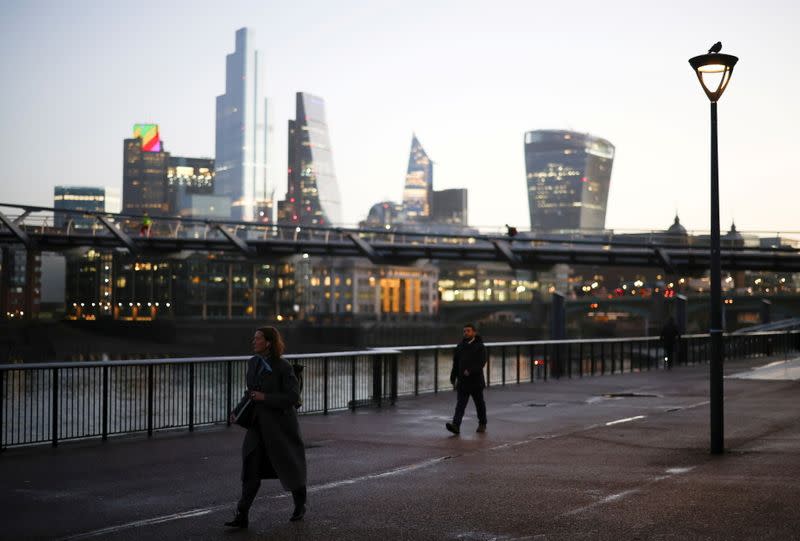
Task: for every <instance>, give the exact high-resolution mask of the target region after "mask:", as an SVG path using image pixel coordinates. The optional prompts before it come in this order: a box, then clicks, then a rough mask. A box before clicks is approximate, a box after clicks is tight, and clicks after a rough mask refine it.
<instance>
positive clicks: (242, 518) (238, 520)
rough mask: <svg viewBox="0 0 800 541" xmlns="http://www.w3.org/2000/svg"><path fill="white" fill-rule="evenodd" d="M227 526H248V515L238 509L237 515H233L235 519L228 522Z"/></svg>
mask: <svg viewBox="0 0 800 541" xmlns="http://www.w3.org/2000/svg"><path fill="white" fill-rule="evenodd" d="M225 526H228V527H230V528H247V515H245V514H243V513H240V512H239V511H236V516H235V517H233V520H231V521H230V522H226V523H225Z"/></svg>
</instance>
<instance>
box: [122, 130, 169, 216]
mask: <svg viewBox="0 0 800 541" xmlns="http://www.w3.org/2000/svg"><path fill="white" fill-rule="evenodd" d="M134 135H135V138H133V139H125V142H124V145H125V147H124V154H123V160H124V163H123V169H122V211H123V212H125V213H129V214H144V213H145V212H146V213H148V214H149V215H150V216H168V215H169V210H170V209H169V184H168V182H167V167H168V162H169V152H167V151H166V150H164V145H163V141H160V140H159V142H158V145H157V147H156V146H155V145H153V144H152V141H146V140H145V139H144V138H143V137H142V135H141V134H138V133H137V130H136V129H135V128H134ZM148 143H150V144H149V145H148ZM148 148H150V150H147V149H148ZM156 148H157V149H158V150H155V149H156Z"/></svg>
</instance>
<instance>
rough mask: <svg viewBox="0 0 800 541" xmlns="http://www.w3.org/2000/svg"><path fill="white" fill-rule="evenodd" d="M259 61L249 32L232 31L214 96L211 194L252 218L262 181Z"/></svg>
mask: <svg viewBox="0 0 800 541" xmlns="http://www.w3.org/2000/svg"><path fill="white" fill-rule="evenodd" d="M262 72H263V68H262V60H261V57H260V55H259V52H258V51H257V50H255V49H254V48H253V32H252V31H251V30H249V29H247V28H240V29H239V30H237V31H236V50H235V51H234V52H233V53H232V54H229V55H228V56H227V57H226V59H225V94H223V95H221V96H217V133H216V180H215V190H214V191H215V194H216V195H227V196H229V197H230V198H231V201H232V205H233V211H232V216H233V218H235V219H238V220H253V218H254V214H255V211H254V205H255V201H256V199H257V198H258V197H259V194H262V195H263V194H264V193H265V192H266V183H267V168H266V157H267V135H266V133H267V129H266V128H267V105H266V100H265V99H262V98H261V97H260V96H261V95H262V94H263V88H264V78H263V76H262Z"/></svg>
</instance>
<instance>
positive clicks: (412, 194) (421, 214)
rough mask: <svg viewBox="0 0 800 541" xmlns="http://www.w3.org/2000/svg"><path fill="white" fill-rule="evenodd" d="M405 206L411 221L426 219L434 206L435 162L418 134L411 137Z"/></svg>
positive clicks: (404, 196) (404, 197)
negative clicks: (418, 137)
mask: <svg viewBox="0 0 800 541" xmlns="http://www.w3.org/2000/svg"><path fill="white" fill-rule="evenodd" d="M403 206H404V207H405V211H406V216H407V217H408V219H409V220H410V221H425V220H428V219H429V218H430V217H431V211H432V207H433V162H432V161H431V159H430V158H429V157H428V154H427V153H426V152H425V149H424V148H422V144H421V143H420V142H419V140H418V139H417V136H416V134H414V135H413V136H412V138H411V152H410V154H409V157H408V172H407V173H406V184H405V188H404V189H403Z"/></svg>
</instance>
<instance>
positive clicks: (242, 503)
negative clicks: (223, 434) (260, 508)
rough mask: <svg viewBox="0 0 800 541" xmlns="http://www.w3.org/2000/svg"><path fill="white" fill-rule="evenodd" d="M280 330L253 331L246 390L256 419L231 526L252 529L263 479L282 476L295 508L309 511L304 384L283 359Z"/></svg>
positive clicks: (249, 431) (300, 514)
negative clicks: (300, 417)
mask: <svg viewBox="0 0 800 541" xmlns="http://www.w3.org/2000/svg"><path fill="white" fill-rule="evenodd" d="M283 350H284V345H283V340H282V339H281V335H280V333H279V332H278V329H276V328H274V327H260V328H258V329H257V330H256V332H255V334H254V336H253V353H254V354H255V355H253V357H252V358H251V359H250V360H249V361H248V362H247V389H248V393H249V395H250V399H251V400H253V402H254V407H253V406H251V407H253V410H254V411H253V415H252V423H251V424H250V425H249V427H248V429H247V434H246V435H245V437H244V443H243V444H242V497H241V499H240V500H239V503H238V505H237V506H236V516H235V517H234V519H233V520H232V521H230V522H226V523H225V525H226V526H231V527H234V528H247V524H248V519H247V516H248V512H249V511H250V506H251V505H252V503H253V500H254V499H255V497H256V494H257V493H258V489H259V487H260V486H261V480H262V479H279V480H280V482H281V485H282V486H283V488H284V489H285V490H289V491H291V492H292V497H293V498H294V512H293V513H292V516H291V518H290V519H289V520H291V521H296V520H301V519H302V518H303V515H305V512H306V452H305V446H304V445H303V438H302V437H301V435H300V424H299V423H298V421H297V410H296V408H295V405H296V404H298V403H299V400H300V386H299V383H298V381H297V377H295V375H294V370H293V369H292V366H291V365H290V364H289V362H288V361H286V360H284V359H283V358H282V357H281V355H283Z"/></svg>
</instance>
